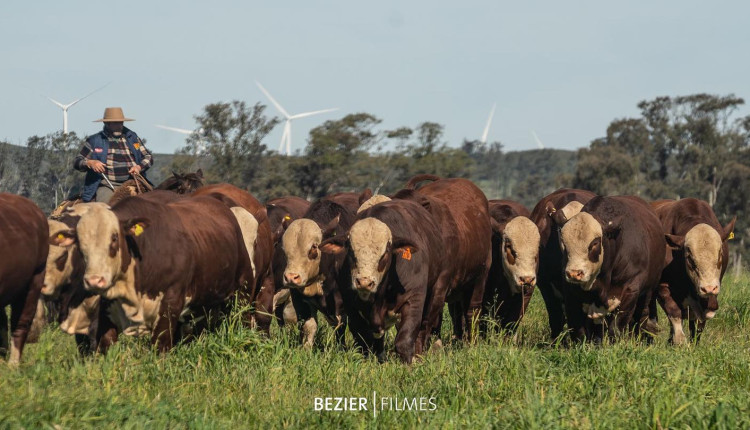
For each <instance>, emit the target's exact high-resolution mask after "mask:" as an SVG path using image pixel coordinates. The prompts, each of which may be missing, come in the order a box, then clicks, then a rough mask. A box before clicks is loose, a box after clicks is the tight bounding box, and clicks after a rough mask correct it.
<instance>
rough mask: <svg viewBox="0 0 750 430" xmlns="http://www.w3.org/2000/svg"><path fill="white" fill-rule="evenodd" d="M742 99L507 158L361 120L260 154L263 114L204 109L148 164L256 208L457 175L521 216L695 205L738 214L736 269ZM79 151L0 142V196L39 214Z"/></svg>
mask: <svg viewBox="0 0 750 430" xmlns="http://www.w3.org/2000/svg"><path fill="white" fill-rule="evenodd" d="M743 104H744V100H743V99H741V98H739V97H736V96H734V95H726V96H717V95H709V94H695V95H690V96H681V97H658V98H655V99H653V100H647V101H642V102H640V103H639V104H638V107H639V109H640V116H638V117H636V118H619V119H615V120H613V121H612V122H611V123H610V125H609V127H608V128H607V130H606V135H605V136H604V137H600V138H597V139H595V140H593V141H592V142H591V143H590V145H589V146H588V147H585V148H583V149H580V150H578V151H565V150H555V149H543V150H531V151H519V152H504V151H503V146H502V144H501V142H491V143H487V144H484V143H482V142H479V141H476V140H464V141H463V142H461V143H460V144H458V145H456V144H449V142H447V141H446V139H445V137H444V134H443V130H444V126H443V125H441V124H438V123H434V122H423V123H420V124H417V125H415V126H403V127H398V128H396V129H385V128H383V127H381V123H382V120H381V119H380V118H378V117H376V116H375V115H372V114H369V113H355V114H350V115H346V116H344V117H343V118H340V119H335V120H329V121H326V122H324V123H323V124H321V125H320V126H318V127H316V128H314V129H312V130H311V131H310V134H309V136H308V138H307V144H306V146H305V147H304V149H302V150H300V151H298V152H297V153H296V154H294V155H292V156H289V157H287V156H284V155H281V154H279V153H278V152H276V151H272V150H270V149H269V148H268V146H266V144H265V142H266V141H267V136H268V134H269V133H270V132H271V131H272V130H273V129H274V127H276V126H277V125H278V124H279V122H280V121H279V119H278V118H275V117H271V116H269V115H267V113H266V106H264V105H262V104H260V103H257V104H254V105H249V104H247V103H245V102H243V101H232V102H229V103H213V104H209V105H207V106H206V107H205V108H204V109H203V111H202V112H201V113H199V114H198V115H196V116H195V120H196V122H197V124H198V127H197V128H198V129H199V130H202V132H201V133H200V134H197V133H196V134H193V135H192V136H190V137H189V138H188V139H187V140H186V144H185V146H184V147H182V148H180V149H179V150H178V151H177V152H176V153H175V154H174V155H165V154H160V155H156V156H155V161H156V163H155V167H154V168H152V169H151V171H150V172H149V177H150V178H151V180H152V181H154V182H159V181H161V180H162V179H163V178H164V177H166V176H167V175H169V174H171V171H175V172H188V171H195V170H197V169H198V168H201V169H202V170H203V172H204V173H205V175H206V179H207V181H209V182H229V183H232V184H235V185H237V186H240V187H242V188H245V189H248V190H249V191H250V192H252V193H253V194H254V195H256V196H257V197H258V198H259V199H260V200H267V199H270V198H274V197H281V196H284V195H297V196H300V197H304V198H307V199H310V200H314V199H316V198H319V197H321V196H324V195H326V194H330V193H334V192H339V191H359V190H362V189H363V188H366V187H369V188H371V189H373V190H374V191H376V192H379V193H382V194H388V193H392V192H394V191H396V190H398V189H399V188H400V187H401V186H402V185H403V184H404V183H405V182H406V181H407V180H408V179H409V178H410V177H412V176H414V175H415V174H419V173H432V174H436V175H439V176H443V177H464V178H469V179H471V180H473V181H474V182H475V183H477V184H478V185H479V186H480V188H482V190H484V192H485V193H486V194H487V196H488V197H489V198H505V199H512V200H516V201H519V202H521V203H523V204H525V205H526V206H528V207H529V208H531V207H533V205H534V204H535V203H536V202H537V201H538V200H539V199H540V198H541V197H543V196H544V195H546V194H549V193H550V192H552V191H554V190H555V189H557V188H561V187H575V188H585V189H589V190H591V191H594V192H596V193H598V194H603V195H614V194H633V195H638V196H641V197H643V198H645V199H647V200H656V199H662V198H680V197H696V198H700V199H703V200H706V201H708V202H709V203H710V204H711V205H712V206H713V208H714V210H715V212H716V213H717V215H718V216H719V219H720V221H722V222H726V221H728V219H730V218H731V216H733V215H737V217H738V221H737V228H736V235H737V243H738V244H739V245H740V246H736V247H733V248H734V249H737V250H739V251H741V252H735V253H734V255H733V259H734V261H735V262H736V263H738V264H737V265H738V267H739V263H740V261H741V258H742V255H743V254H744V253H746V251H747V250H746V249H745V241H744V237H745V236H746V235H747V234H748V233H750V225H749V224H748V223H747V222H745V214H746V213H748V211H750V206H749V205H750V203H749V202H750V186H749V185H750V116H747V117H737V115H736V113H737V111H738V109H739V107H740V106H742V105H743ZM82 144H83V139H82V138H80V137H78V136H76V134H75V133H69V134H67V135H64V134H62V133H54V134H50V135H47V136H32V137H30V138H29V139H28V141H27V143H26V147H25V148H20V147H15V146H12V145H8V144H2V143H0V191H9V192H13V193H18V194H22V195H25V196H27V197H29V198H31V199H32V200H34V201H35V202H37V204H39V206H40V207H42V209H43V210H45V211H48V212H49V211H51V210H52V209H53V208H54V207H55V205H56V204H57V203H58V202H59V201H61V200H62V199H63V198H65V197H67V196H68V195H70V194H75V193H76V192H78V191H79V188H80V186H81V184H82V182H83V177H82V174H81V173H79V172H76V171H74V170H73V169H72V160H73V158H74V157H75V155H76V153H77V152H78V150H79V149H80V147H81V145H82Z"/></svg>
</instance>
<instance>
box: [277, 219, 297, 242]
mask: <svg viewBox="0 0 750 430" xmlns="http://www.w3.org/2000/svg"><path fill="white" fill-rule="evenodd" d="M292 221H293V220H292V217H291V216H289V214H286V215H284V218H283V219H282V220H281V223H280V224H279V226H278V227H276V231H274V232H273V243H276V242H278V241H280V240H281V238H282V237H283V236H284V232H286V229H287V228H289V224H291V223H292Z"/></svg>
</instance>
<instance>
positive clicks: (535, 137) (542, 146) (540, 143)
mask: <svg viewBox="0 0 750 430" xmlns="http://www.w3.org/2000/svg"><path fill="white" fill-rule="evenodd" d="M531 135H532V136H534V140H536V145H537V146H538V147H539V149H544V144H543V143H542V141H541V140H539V136H537V135H536V133H535V132H534V130H531Z"/></svg>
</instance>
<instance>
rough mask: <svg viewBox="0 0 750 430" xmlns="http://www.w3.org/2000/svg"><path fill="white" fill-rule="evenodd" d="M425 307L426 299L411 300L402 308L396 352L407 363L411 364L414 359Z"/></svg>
mask: <svg viewBox="0 0 750 430" xmlns="http://www.w3.org/2000/svg"><path fill="white" fill-rule="evenodd" d="M423 309H424V299H422V300H414V301H409V302H408V303H406V304H405V306H404V307H402V308H401V321H400V322H399V326H398V334H397V335H396V345H395V346H396V353H397V354H398V355H399V356H400V357H401V361H402V362H404V363H406V364H411V362H412V360H413V359H414V354H415V352H416V341H417V335H418V332H419V326H420V325H421V324H420V323H421V320H422V310H423ZM420 349H421V348H420Z"/></svg>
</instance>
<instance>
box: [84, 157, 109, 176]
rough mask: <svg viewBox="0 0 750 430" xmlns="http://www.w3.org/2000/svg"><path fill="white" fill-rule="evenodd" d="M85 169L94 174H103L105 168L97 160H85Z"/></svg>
mask: <svg viewBox="0 0 750 430" xmlns="http://www.w3.org/2000/svg"><path fill="white" fill-rule="evenodd" d="M86 167H88V168H89V169H91V170H93V171H94V172H96V173H104V171H105V170H106V169H107V166H105V165H104V163H102V162H101V161H99V160H86Z"/></svg>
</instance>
